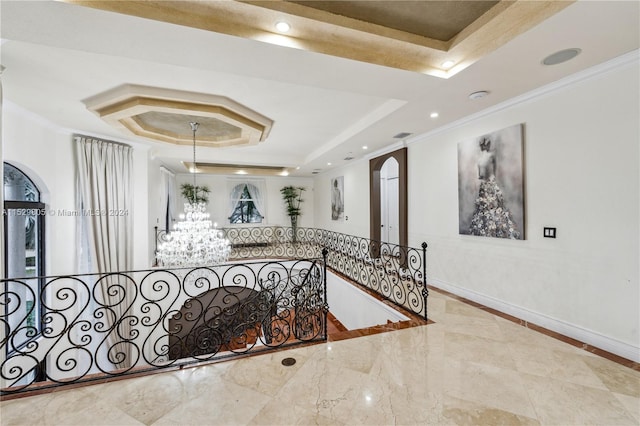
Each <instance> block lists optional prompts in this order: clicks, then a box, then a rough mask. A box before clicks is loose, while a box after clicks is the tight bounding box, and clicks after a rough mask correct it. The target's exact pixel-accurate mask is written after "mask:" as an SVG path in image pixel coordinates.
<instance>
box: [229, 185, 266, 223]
mask: <svg viewBox="0 0 640 426" xmlns="http://www.w3.org/2000/svg"><path fill="white" fill-rule="evenodd" d="M258 186H259V185H255V184H253V183H248V182H243V183H239V184H236V185H234V186H233V188H232V190H231V194H230V196H229V205H230V207H231V208H230V214H229V223H262V221H263V220H264V213H265V212H264V210H265V205H264V195H263V194H264V191H262V190H260V188H258Z"/></svg>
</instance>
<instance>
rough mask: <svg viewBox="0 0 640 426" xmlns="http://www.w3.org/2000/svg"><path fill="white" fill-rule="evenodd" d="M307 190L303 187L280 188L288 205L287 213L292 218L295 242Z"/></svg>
mask: <svg viewBox="0 0 640 426" xmlns="http://www.w3.org/2000/svg"><path fill="white" fill-rule="evenodd" d="M304 191H305V188H303V187H295V186H285V187H284V188H282V189H281V190H280V192H281V193H282V199H283V200H284V203H285V206H286V207H287V215H288V216H289V218H290V219H291V228H292V232H293V242H294V243H295V242H296V241H297V229H298V216H300V215H301V214H302V210H301V209H300V203H302V202H303V201H304V200H303V199H302V193H303V192H304Z"/></svg>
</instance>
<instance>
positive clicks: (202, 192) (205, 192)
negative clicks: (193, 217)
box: [180, 183, 211, 204]
mask: <svg viewBox="0 0 640 426" xmlns="http://www.w3.org/2000/svg"><path fill="white" fill-rule="evenodd" d="M209 192H211V191H210V190H209V188H208V187H206V186H199V185H192V184H190V183H183V184H182V185H180V193H181V194H182V196H183V197H184V198H186V199H187V201H188V202H189V204H198V203H205V204H206V203H208V202H209Z"/></svg>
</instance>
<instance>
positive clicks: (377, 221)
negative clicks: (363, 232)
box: [369, 148, 408, 246]
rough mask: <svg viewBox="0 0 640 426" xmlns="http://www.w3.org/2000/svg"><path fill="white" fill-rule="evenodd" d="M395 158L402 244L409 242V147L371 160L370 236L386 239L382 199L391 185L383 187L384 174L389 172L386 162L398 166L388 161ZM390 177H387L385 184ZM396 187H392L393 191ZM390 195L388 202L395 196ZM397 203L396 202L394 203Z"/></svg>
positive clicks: (399, 227)
mask: <svg viewBox="0 0 640 426" xmlns="http://www.w3.org/2000/svg"><path fill="white" fill-rule="evenodd" d="M389 159H393V160H395V162H397V177H396V178H395V182H392V185H394V186H396V185H397V209H398V210H397V226H396V227H397V235H398V236H397V243H395V242H394V243H395V244H399V245H401V246H406V245H407V244H408V233H407V211H408V209H407V148H402V149H399V150H397V151H393V152H389V153H387V154H384V155H381V156H380V157H376V158H372V159H371V160H369V200H370V202H369V215H370V219H369V221H370V238H371V240H373V241H384V239H383V238H382V236H383V233H382V228H383V227H382V225H383V224H384V221H383V212H382V208H381V206H382V202H383V201H382V199H383V191H384V192H386V193H388V192H389V187H386V188H385V189H382V182H383V180H382V178H383V174H384V173H387V169H385V171H384V172H383V167H385V164H388V165H387V168H393V167H396V165H395V164H394V162H390V163H386V162H387V160H389ZM387 181H388V179H386V178H385V184H389V182H387ZM393 190H394V189H392V191H393ZM389 195H390V196H387V195H385V197H386V198H387V202H388V203H393V201H389V199H390V198H394V195H393V194H389ZM393 204H395V203H393Z"/></svg>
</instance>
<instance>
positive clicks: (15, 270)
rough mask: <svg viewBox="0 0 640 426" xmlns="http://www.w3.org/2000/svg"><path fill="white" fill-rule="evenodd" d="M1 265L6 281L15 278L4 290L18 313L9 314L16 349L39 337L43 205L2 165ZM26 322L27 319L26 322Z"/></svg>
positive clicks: (27, 183)
mask: <svg viewBox="0 0 640 426" xmlns="http://www.w3.org/2000/svg"><path fill="white" fill-rule="evenodd" d="M3 178H4V179H3V181H4V186H3V194H4V211H3V216H4V236H5V239H4V244H5V246H4V249H5V251H4V257H5V258H4V264H5V278H16V280H15V281H10V282H9V283H8V288H6V291H8V292H11V293H12V294H16V295H17V299H19V300H16V302H17V303H18V302H19V304H17V306H18V310H19V312H20V314H18V315H12V316H11V317H12V319H14V321H16V324H10V327H11V329H12V330H16V329H18V330H20V332H19V333H18V335H17V336H16V337H15V338H13V343H12V345H11V346H12V347H11V348H8V349H9V350H11V349H17V348H18V347H19V346H20V345H21V344H24V343H26V342H27V341H28V340H30V339H31V338H34V336H37V335H39V333H40V331H41V329H42V324H41V318H42V300H41V290H42V284H43V283H42V280H41V279H38V278H37V277H42V276H44V274H45V269H44V235H45V233H44V225H45V220H44V219H45V213H46V209H45V205H44V203H42V202H41V200H40V191H39V190H38V187H37V186H36V185H35V184H34V183H33V181H32V180H31V179H30V178H29V177H28V176H27V175H26V174H25V173H23V172H22V171H21V170H20V169H18V168H16V167H14V166H12V165H11V164H8V163H4V176H3ZM25 319H26V320H25Z"/></svg>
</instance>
